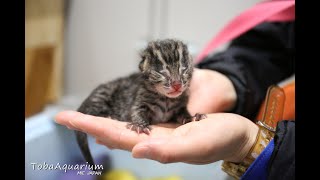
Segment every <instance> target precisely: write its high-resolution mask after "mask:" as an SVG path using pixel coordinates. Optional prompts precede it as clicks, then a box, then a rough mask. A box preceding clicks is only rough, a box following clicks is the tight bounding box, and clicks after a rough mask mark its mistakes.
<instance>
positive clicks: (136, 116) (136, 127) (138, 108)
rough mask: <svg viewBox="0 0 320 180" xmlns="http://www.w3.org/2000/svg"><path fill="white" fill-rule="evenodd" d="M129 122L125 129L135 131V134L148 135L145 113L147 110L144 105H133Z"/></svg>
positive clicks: (148, 123) (148, 129)
mask: <svg viewBox="0 0 320 180" xmlns="http://www.w3.org/2000/svg"><path fill="white" fill-rule="evenodd" d="M131 112H132V113H131V122H129V123H128V125H127V128H129V129H131V130H133V131H136V132H137V133H140V132H144V133H146V134H149V133H150V130H151V128H150V126H149V125H150V122H149V119H148V118H149V116H148V115H147V112H149V109H148V107H147V106H144V105H134V106H133V107H132V108H131Z"/></svg>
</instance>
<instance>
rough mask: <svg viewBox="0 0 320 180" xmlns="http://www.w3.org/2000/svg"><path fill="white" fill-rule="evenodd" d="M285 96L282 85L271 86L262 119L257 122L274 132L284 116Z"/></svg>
mask: <svg viewBox="0 0 320 180" xmlns="http://www.w3.org/2000/svg"><path fill="white" fill-rule="evenodd" d="M285 98H286V97H285V93H284V90H283V89H282V88H281V87H279V86H277V85H272V86H270V87H269V88H268V91H267V95H266V101H265V107H264V113H263V116H262V119H261V120H259V121H258V122H257V123H258V124H259V125H261V126H263V127H265V128H266V129H268V130H270V131H273V132H274V131H275V128H276V126H277V123H278V122H279V121H281V120H282V118H283V117H282V115H283V111H284V104H285Z"/></svg>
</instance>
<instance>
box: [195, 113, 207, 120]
mask: <svg viewBox="0 0 320 180" xmlns="http://www.w3.org/2000/svg"><path fill="white" fill-rule="evenodd" d="M205 118H207V115H205V114H199V113H196V114H195V115H194V116H193V119H192V121H200V120H202V119H205Z"/></svg>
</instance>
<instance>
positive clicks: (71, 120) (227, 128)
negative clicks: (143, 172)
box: [56, 111, 258, 164]
mask: <svg viewBox="0 0 320 180" xmlns="http://www.w3.org/2000/svg"><path fill="white" fill-rule="evenodd" d="M56 122H57V123H59V124H62V125H65V126H67V127H69V128H70V129H75V130H79V131H83V132H85V133H88V134H91V135H92V136H94V137H95V138H96V141H97V143H99V144H102V145H105V146H107V147H109V148H116V149H122V150H127V151H132V155H133V157H135V158H148V159H152V160H156V161H159V162H161V163H172V162H185V163H191V164H207V163H212V162H215V161H218V160H228V161H233V162H240V161H242V160H243V158H244V157H245V156H246V155H247V153H248V151H249V149H250V148H251V146H252V145H253V144H254V141H255V138H256V135H257V133H258V127H257V126H256V125H255V124H254V123H253V122H251V121H250V120H248V119H246V118H244V117H242V116H239V115H236V114H231V113H216V114H208V115H207V118H206V119H203V120H201V121H195V122H190V123H187V124H184V125H181V126H178V125H177V124H168V123H167V124H160V125H152V126H151V128H152V130H151V133H150V134H149V135H147V134H144V133H141V134H137V133H136V132H134V131H131V130H130V129H128V128H127V127H126V125H127V123H126V122H120V121H117V120H112V119H108V118H102V117H95V116H91V115H85V114H82V113H79V112H74V111H64V112H61V113H59V114H58V115H57V116H56Z"/></svg>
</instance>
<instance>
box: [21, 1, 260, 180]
mask: <svg viewBox="0 0 320 180" xmlns="http://www.w3.org/2000/svg"><path fill="white" fill-rule="evenodd" d="M257 2H258V0H243V1H237V0H224V1H218V0H216V1H214V0H197V1H194V0H135V1H130V0H90V1H87V0H66V1H63V0H26V1H25V3H26V6H25V8H26V13H25V25H26V26H25V40H26V41H25V48H26V49H25V130H26V131H25V145H26V149H25V157H26V161H25V172H26V174H25V177H26V179H32V180H37V179H81V178H83V179H97V178H96V177H97V176H88V175H79V174H78V175H77V174H76V173H77V172H73V171H68V172H67V173H65V172H64V171H63V170H45V169H43V168H44V167H42V165H44V164H45V163H47V164H48V165H51V164H54V165H56V164H57V163H60V164H61V165H64V164H77V163H78V164H79V163H83V162H82V161H83V160H82V156H81V154H80V151H79V148H78V146H77V144H76V142H75V137H74V134H73V132H72V131H70V130H68V129H66V128H65V127H62V126H60V125H57V124H55V123H54V121H53V119H54V116H55V114H56V113H57V112H59V111H61V110H65V109H72V110H75V109H76V108H77V107H78V106H79V105H80V103H81V102H82V101H83V100H84V98H85V97H86V96H88V95H89V93H90V92H91V91H92V90H93V89H94V88H95V87H96V86H97V85H98V84H100V83H103V82H107V81H110V80H113V79H115V78H117V77H120V76H125V75H128V74H130V73H132V72H134V71H137V70H138V63H139V56H138V53H139V51H140V50H141V49H142V48H144V47H145V45H146V43H147V42H148V41H150V40H153V39H161V38H178V39H181V40H182V41H184V42H186V43H187V44H188V47H189V50H190V52H191V53H192V55H193V56H194V57H195V56H196V55H197V54H198V53H199V51H200V50H201V49H202V48H203V47H204V46H205V45H206V43H207V42H208V41H209V40H210V39H211V38H212V37H213V36H214V35H215V34H217V33H218V31H219V30H221V28H222V27H223V26H224V25H225V24H226V23H227V22H228V21H229V20H231V19H232V18H233V17H234V16H236V15H238V14H239V13H240V12H242V11H243V10H245V9H246V8H248V7H250V6H252V5H253V4H255V3H257ZM89 140H90V142H89V143H90V148H91V150H92V152H93V154H94V156H95V158H96V159H97V160H99V162H101V163H105V166H108V167H110V168H111V169H112V170H118V171H117V172H118V174H120V175H124V174H127V175H128V177H129V175H132V176H131V178H136V179H152V178H161V177H162V178H167V179H170V178H171V179H179V180H192V179H201V180H207V179H208V180H209V179H210V180H212V179H215V180H220V179H231V178H230V177H228V176H227V175H226V174H225V173H224V172H222V171H221V168H220V165H221V162H216V163H213V164H209V165H201V166H200V165H188V164H183V163H175V164H166V165H164V164H160V163H157V162H154V161H150V160H136V159H133V158H132V157H131V154H130V153H128V152H124V151H120V150H112V151H110V150H108V149H107V148H106V147H104V146H100V145H97V144H95V143H94V140H93V139H92V138H91V137H89ZM41 168H42V169H41ZM100 178H102V176H100ZM105 179H107V178H105ZM117 179H119V180H121V178H119V177H118V178H117Z"/></svg>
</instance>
